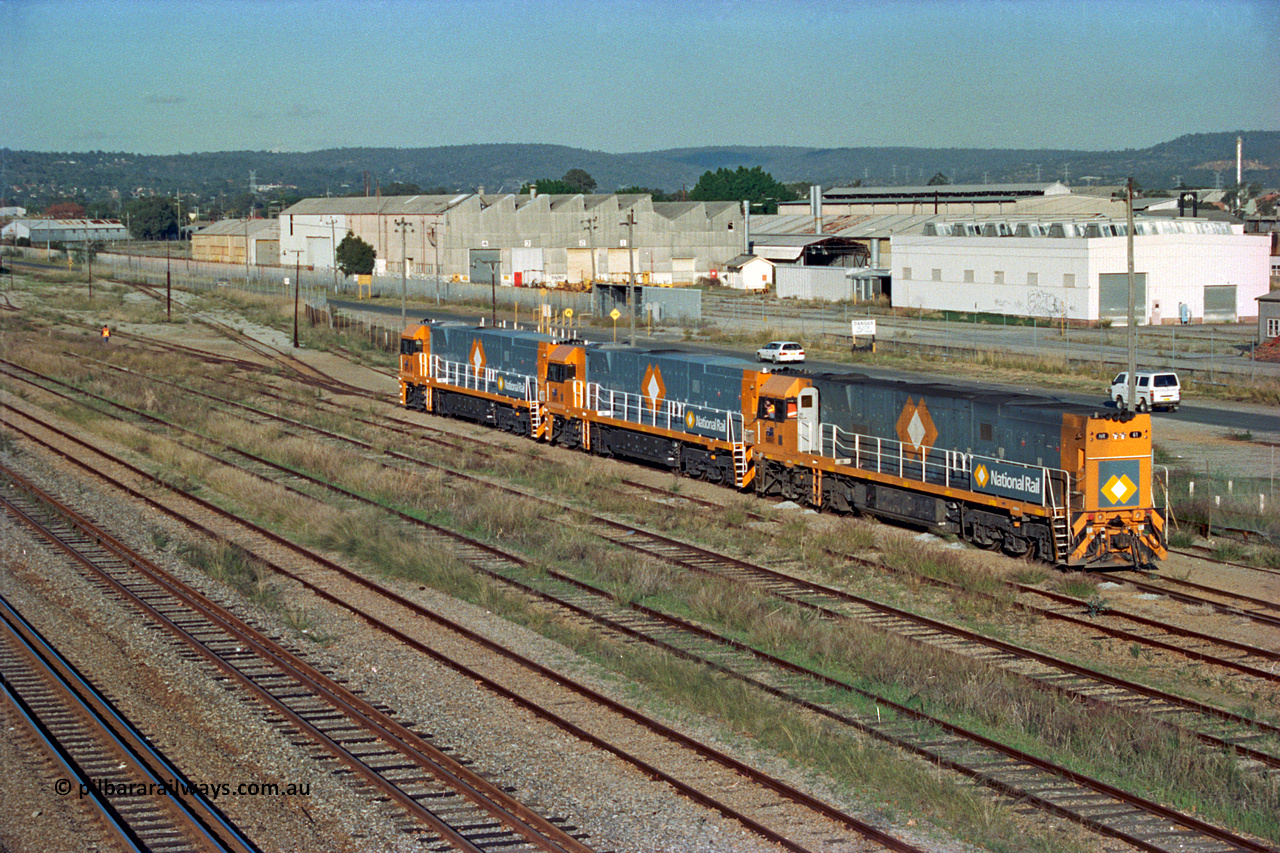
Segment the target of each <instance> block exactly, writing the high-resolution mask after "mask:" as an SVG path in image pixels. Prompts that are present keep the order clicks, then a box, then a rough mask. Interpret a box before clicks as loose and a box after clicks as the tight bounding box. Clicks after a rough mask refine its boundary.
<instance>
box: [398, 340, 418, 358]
mask: <svg viewBox="0 0 1280 853" xmlns="http://www.w3.org/2000/svg"><path fill="white" fill-rule="evenodd" d="M420 352H422V341H420V340H418V339H417V338H401V339H400V354H401V355H417V354H418V353H420Z"/></svg>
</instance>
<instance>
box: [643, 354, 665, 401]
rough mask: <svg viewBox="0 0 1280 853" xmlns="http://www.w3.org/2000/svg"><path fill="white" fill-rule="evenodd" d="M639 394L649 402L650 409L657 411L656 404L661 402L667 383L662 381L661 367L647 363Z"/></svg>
mask: <svg viewBox="0 0 1280 853" xmlns="http://www.w3.org/2000/svg"><path fill="white" fill-rule="evenodd" d="M640 395H641V396H642V397H644V399H645V402H647V403H648V404H649V410H650V411H653V412H656V411H658V406H660V405H661V404H662V401H663V400H664V399H665V398H666V396H667V385H666V383H665V382H663V381H662V368H660V367H658V366H657V365H655V364H651V365H649V367H648V368H647V369H646V370H645V372H644V381H643V382H642V383H641V388H640Z"/></svg>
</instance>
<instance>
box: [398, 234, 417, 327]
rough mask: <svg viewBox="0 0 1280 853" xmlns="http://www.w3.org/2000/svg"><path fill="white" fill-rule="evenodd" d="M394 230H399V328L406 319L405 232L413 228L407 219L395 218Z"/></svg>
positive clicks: (406, 264)
mask: <svg viewBox="0 0 1280 853" xmlns="http://www.w3.org/2000/svg"><path fill="white" fill-rule="evenodd" d="M395 226H396V230H397V231H399V232H400V328H402V329H403V328H404V327H405V325H406V323H407V322H408V321H406V320H405V307H404V305H405V293H406V285H405V268H406V267H408V266H409V262H408V259H407V253H406V251H405V234H407V233H408V232H410V231H412V230H413V226H412V225H410V224H409V220H407V219H397V220H396V221H395Z"/></svg>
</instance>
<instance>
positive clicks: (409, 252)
mask: <svg viewBox="0 0 1280 853" xmlns="http://www.w3.org/2000/svg"><path fill="white" fill-rule="evenodd" d="M279 223H280V261H279V262H280V263H281V264H283V265H285V266H290V265H293V264H295V263H296V264H301V265H302V266H308V267H322V268H331V267H332V266H334V263H335V257H334V254H335V247H336V245H337V244H338V243H340V242H341V241H342V239H343V237H344V236H345V235H346V234H347V233H348V232H350V233H353V234H355V235H356V236H357V237H359V238H360V239H362V240H364V241H365V242H367V243H369V244H370V245H372V246H373V247H374V250H375V251H376V252H377V260H376V267H375V269H374V273H375V275H384V276H398V275H401V274H403V275H405V276H406V277H407V278H426V277H434V276H435V275H436V274H437V273H438V274H439V275H441V276H444V277H445V278H447V279H456V280H461V281H476V282H483V283H488V282H490V279H491V278H492V279H493V280H494V281H495V282H496V283H498V284H504V285H517V286H539V285H544V286H553V287H580V288H582V289H589V286H590V283H591V282H592V281H600V282H614V283H618V282H623V281H626V280H627V278H628V276H629V275H630V273H631V271H632V270H634V272H635V276H636V280H637V281H638V282H643V283H650V284H664V285H669V284H677V285H678V284H692V283H694V282H695V281H697V280H698V279H699V278H701V277H704V276H710V275H711V274H712V271H717V273H718V271H719V270H720V269H723V267H724V265H725V264H726V263H727V262H728V261H730V260H731V259H733V258H734V257H736V256H737V255H739V254H740V253H741V252H742V250H743V248H744V245H745V244H744V231H743V228H744V225H743V214H742V209H741V206H740V205H739V204H738V203H737V202H654V201H653V199H652V198H651V197H650V196H648V195H639V194H611V193H607V194H593V195H585V194H576V195H512V194H504V195H479V194H462V195H456V196H396V197H388V198H369V197H356V198H313V199H305V200H303V201H301V202H299V203H297V204H295V205H293V206H292V207H289V208H287V209H286V210H284V211H283V212H282V213H281V214H280V220H279ZM628 223H630V225H628Z"/></svg>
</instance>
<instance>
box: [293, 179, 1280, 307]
mask: <svg viewBox="0 0 1280 853" xmlns="http://www.w3.org/2000/svg"><path fill="white" fill-rule="evenodd" d="M1059 186H1060V185H1049V186H1048V187H1047V188H1046V187H1044V186H1040V187H1032V188H1030V189H1031V190H1036V191H1037V192H1038V194H1037V193H1032V194H1031V196H1029V197H1028V199H1026V200H1022V199H1001V200H1000V206H1001V212H996V211H994V210H993V211H991V212H984V211H978V210H976V209H975V208H976V205H975V204H974V203H972V202H970V201H965V200H963V199H962V200H961V202H955V201H952V202H951V206H950V209H949V210H948V208H947V206H946V205H943V206H941V208H940V210H939V213H938V214H936V215H928V214H925V215H919V213H922V212H923V211H920V212H919V213H917V214H916V215H913V216H911V217H903V216H902V215H889V214H882V215H880V216H877V215H876V214H875V213H871V214H869V215H858V214H857V211H848V212H846V211H843V210H841V211H840V212H841V213H842V214H843V215H842V216H840V217H837V218H835V219H832V218H831V217H830V215H829V214H830V212H831V211H829V210H826V208H827V207H828V205H827V204H826V203H825V201H824V203H823V204H822V208H821V210H822V213H825V214H828V217H827V219H826V220H825V224H826V227H825V228H824V227H823V224H822V223H823V222H824V220H823V216H822V213H819V214H818V215H816V216H814V217H813V218H812V219H811V220H809V221H810V222H811V223H812V224H806V225H800V226H797V227H798V228H799V229H800V230H798V231H797V230H790V231H789V233H790V235H791V236H792V237H800V236H803V235H804V234H807V235H808V239H810V240H812V241H815V242H820V241H822V240H830V239H831V238H833V237H839V238H847V239H849V240H855V241H860V242H865V243H870V242H876V243H878V245H879V249H878V250H876V251H869V252H860V253H850V254H844V255H837V256H830V255H828V257H829V258H831V259H832V260H833V262H834V263H837V264H849V265H851V266H849V268H848V269H847V271H846V275H848V276H850V282H852V281H853V276H854V274H855V273H856V272H857V271H858V270H863V272H868V271H871V272H875V273H879V274H883V275H884V276H886V277H887V279H888V281H889V282H890V286H889V287H887V288H886V292H887V293H888V294H889V295H890V302H891V304H892V305H893V306H894V307H897V308H907V309H923V310H955V311H975V310H976V311H984V312H992V313H1004V314H1014V315H1021V316H1035V317H1042V318H1051V319H1056V320H1067V321H1077V322H1096V321H1099V320H1110V321H1112V322H1120V323H1123V322H1126V320H1127V308H1126V304H1127V302H1126V300H1127V296H1128V280H1127V272H1126V271H1127V266H1128V264H1127V254H1126V253H1127V249H1126V242H1127V238H1126V236H1125V229H1126V227H1127V226H1126V224H1125V221H1124V219H1123V218H1119V219H1117V218H1116V217H1115V214H1114V213H1113V212H1111V211H1113V210H1114V207H1110V208H1108V206H1109V205H1110V204H1111V203H1110V202H1107V201H1105V200H1104V201H1099V200H1096V199H1093V200H1091V199H1089V198H1088V197H1086V196H1083V195H1075V194H1073V193H1071V192H1070V191H1069V190H1067V191H1066V192H1062V191H1061V190H1065V189H1066V188H1065V187H1063V188H1061V189H1058V187H1059ZM1017 188H1020V187H1015V189H1017ZM934 189H936V188H934ZM964 189H965V188H952V192H953V193H957V192H959V191H961V190H964ZM992 189H993V187H987V186H984V187H983V190H984V191H986V192H990V191H991V190H992ZM1049 190H1055V191H1056V193H1055V192H1050V191H1049ZM867 191H868V192H871V191H872V190H867ZM935 195H938V193H935ZM959 203H963V204H964V205H965V207H968V208H969V211H970V213H969V215H965V214H963V213H960V212H959V211H958V210H957V209H956V207H957V204H959ZM1049 204H1053V205H1055V206H1057V207H1059V208H1061V207H1063V206H1064V205H1070V206H1071V208H1070V212H1069V213H1066V215H1063V213H1062V212H1058V211H1051V210H1048V209H1046V205H1049ZM1025 205H1036V206H1037V207H1035V208H1034V209H1032V210H1024V209H1023V208H1024V206H1025ZM935 206H938V205H936V204H931V205H929V207H930V208H933V207H935ZM1104 210H1106V211H1107V212H1105V213H1104V212H1101V211H1104ZM1095 211H1096V212H1095ZM632 216H634V219H635V225H634V226H633V234H632V235H631V238H632V247H633V248H634V252H629V251H628V248H627V246H628V233H627V227H626V225H625V224H623V223H624V221H625V220H627V219H628V218H630V217H632ZM802 218H803V217H796V216H791V217H789V219H791V220H797V219H802ZM880 219H886V220H893V221H895V222H897V223H898V225H897V226H895V227H890V228H889V229H888V233H886V232H885V231H884V230H877V229H879V228H880V226H879V225H877V222H878V221H879V220H880ZM776 221H782V219H781V218H780V219H778V220H776ZM279 222H280V263H281V264H282V265H284V266H293V265H294V264H295V263H301V264H302V265H303V266H309V267H314V268H322V269H329V268H331V267H332V265H333V251H334V246H335V245H336V243H338V242H341V240H342V238H343V236H344V235H345V234H346V233H347V231H353V232H354V233H355V234H356V235H357V236H359V237H361V238H362V239H364V240H366V241H367V242H369V243H370V244H372V245H373V247H374V249H375V250H376V251H377V258H378V266H377V268H376V269H375V273H376V274H378V275H384V276H390V277H395V278H399V276H400V275H401V274H402V271H403V274H404V275H406V276H407V277H408V278H410V279H415V278H427V277H432V276H434V275H435V274H436V272H437V270H438V271H439V273H440V274H441V275H443V276H445V277H453V276H457V277H459V278H461V279H464V280H465V279H469V278H474V279H477V280H479V281H483V282H486V283H487V280H488V278H489V276H490V269H491V266H490V265H489V261H492V260H497V261H498V262H499V263H498V265H497V270H496V272H495V273H494V275H495V278H496V280H497V282H498V283H499V284H501V285H512V284H514V283H516V279H517V275H518V276H519V280H520V283H521V284H523V285H526V286H528V285H542V286H558V285H564V284H577V283H581V282H590V281H591V280H592V279H593V278H594V280H596V281H603V282H609V281H613V282H618V281H623V280H625V279H626V278H627V276H628V270H629V263H634V265H635V273H636V279H637V281H638V282H642V283H650V284H676V285H679V284H686V283H692V282H694V281H696V280H697V279H698V278H699V277H702V276H708V275H709V274H710V272H711V271H712V270H718V271H720V272H723V271H724V270H725V268H726V265H727V264H729V262H731V261H741V259H742V258H743V257H744V255H743V252H744V250H748V242H747V240H748V234H747V228H748V225H747V220H746V218H745V217H744V215H743V211H742V208H741V207H740V206H739V205H738V204H737V203H735V202H705V203H703V202H688V203H669V202H659V203H655V202H653V201H652V199H651V198H650V197H649V196H647V195H621V194H596V195H553V196H547V195H543V196H529V195H512V194H504V195H475V194H462V195H458V196H414V197H392V198H334V199H326V198H315V199H306V200H304V201H302V202H299V203H298V204H296V205H294V206H292V207H290V208H289V209H287V210H285V211H284V212H283V213H282V214H281V215H280V219H279ZM397 222H400V223H403V224H400V225H398V224H397ZM772 224H774V223H773V222H770V221H769V218H767V217H759V218H757V219H752V220H751V224H750V232H751V233H750V235H749V237H750V240H751V247H754V246H758V245H761V244H762V243H764V244H767V243H768V239H769V238H768V237H767V236H765V233H763V232H766V231H768V230H769V226H770V225H772ZM1134 231H1135V234H1134V269H1135V272H1136V279H1137V287H1138V291H1137V297H1138V298H1137V304H1138V311H1137V320H1138V322H1139V323H1142V324H1146V323H1174V322H1179V321H1185V322H1204V321H1209V322H1215V321H1216V322H1234V321H1236V320H1243V319H1249V318H1256V317H1257V310H1258V309H1257V305H1258V303H1257V301H1256V300H1257V297H1259V296H1261V295H1263V294H1265V293H1267V292H1268V289H1269V276H1270V244H1269V239H1268V235H1255V234H1245V233H1243V228H1242V227H1241V226H1240V225H1239V224H1236V223H1229V222H1222V221H1211V220H1208V219H1205V218H1192V217H1182V216H1136V217H1135V228H1134ZM819 232H820V233H819ZM886 237H887V239H886ZM872 248H875V247H872ZM885 250H887V251H885ZM757 254H758V253H757ZM749 256H750V255H749V254H748V255H747V256H745V257H749ZM477 259H480V260H479V261H478V260H477ZM882 259H884V261H885V263H884V269H877V270H871V269H870V268H869V267H862V266H856V265H858V264H867V263H872V264H877V263H879V262H881V260H882ZM853 292H854V291H853V288H852V285H851V286H850V287H849V288H848V289H847V290H846V291H845V292H844V293H843V295H839V294H837V295H828V296H827V297H826V298H832V299H849V298H851V296H852V293H853ZM813 298H822V297H820V296H815V297H813Z"/></svg>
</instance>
